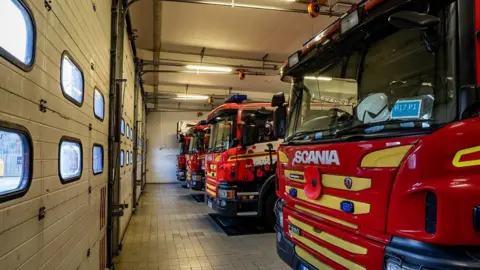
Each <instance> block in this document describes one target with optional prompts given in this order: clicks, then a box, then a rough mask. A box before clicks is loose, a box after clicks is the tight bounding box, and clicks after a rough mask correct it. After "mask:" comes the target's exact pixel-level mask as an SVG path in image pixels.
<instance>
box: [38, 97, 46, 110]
mask: <svg viewBox="0 0 480 270" xmlns="http://www.w3.org/2000/svg"><path fill="white" fill-rule="evenodd" d="M45 104H47V101H46V100H44V99H40V104H39V105H38V108H39V109H40V111H41V112H47V106H46V105H45Z"/></svg>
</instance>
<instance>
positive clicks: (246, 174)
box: [205, 95, 280, 225]
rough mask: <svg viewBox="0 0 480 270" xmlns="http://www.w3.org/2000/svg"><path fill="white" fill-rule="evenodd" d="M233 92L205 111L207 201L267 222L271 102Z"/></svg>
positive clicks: (274, 141)
mask: <svg viewBox="0 0 480 270" xmlns="http://www.w3.org/2000/svg"><path fill="white" fill-rule="evenodd" d="M245 99H246V96H243V95H234V96H232V97H231V98H230V99H228V100H227V101H226V103H225V104H223V105H221V106H219V107H217V108H216V109H215V110H213V111H212V112H211V113H210V114H209V115H208V123H209V124H210V129H211V132H210V142H209V151H208V154H207V157H206V162H205V164H206V173H207V176H206V188H205V190H206V195H207V204H208V206H209V207H211V208H213V209H214V210H215V211H216V212H217V213H219V214H221V215H224V216H230V217H233V216H262V217H264V218H265V220H266V221H270V222H271V223H272V225H273V223H274V222H275V218H274V214H273V207H274V204H275V201H276V199H277V197H276V195H275V181H274V178H275V177H274V176H275V167H276V149H277V148H278V145H279V143H280V141H279V139H278V138H276V137H275V136H274V135H273V130H272V127H273V108H272V107H271V106H270V104H269V103H245V102H243V101H244V100H245Z"/></svg>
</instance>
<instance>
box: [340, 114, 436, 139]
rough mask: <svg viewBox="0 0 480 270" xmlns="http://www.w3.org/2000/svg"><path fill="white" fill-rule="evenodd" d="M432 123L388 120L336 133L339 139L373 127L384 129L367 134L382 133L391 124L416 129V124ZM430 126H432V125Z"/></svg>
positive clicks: (364, 124) (427, 120)
mask: <svg viewBox="0 0 480 270" xmlns="http://www.w3.org/2000/svg"><path fill="white" fill-rule="evenodd" d="M432 121H433V120H431V119H425V120H388V121H383V122H377V123H363V124H358V125H355V126H351V127H348V128H344V129H341V130H338V131H337V132H335V138H339V137H341V136H343V135H347V134H349V133H350V132H352V131H354V130H357V129H365V130H366V129H368V128H373V127H379V128H380V127H382V128H381V129H379V130H372V132H366V133H376V132H379V131H382V130H383V129H384V126H386V125H390V124H398V125H400V127H402V128H414V127H415V124H419V123H420V124H422V123H428V122H432ZM402 124H404V126H402ZM407 124H413V126H412V125H407ZM430 126H432V125H430Z"/></svg>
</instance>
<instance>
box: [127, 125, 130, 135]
mask: <svg viewBox="0 0 480 270" xmlns="http://www.w3.org/2000/svg"><path fill="white" fill-rule="evenodd" d="M127 138H130V126H129V125H128V124H127Z"/></svg>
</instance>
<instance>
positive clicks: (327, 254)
mask: <svg viewBox="0 0 480 270" xmlns="http://www.w3.org/2000/svg"><path fill="white" fill-rule="evenodd" d="M290 235H291V236H292V237H293V238H295V239H297V240H298V241H300V242H301V243H303V244H305V245H306V246H308V247H309V248H311V249H313V250H315V251H316V252H318V253H320V254H322V255H323V256H325V257H327V258H329V259H330V260H332V261H334V262H336V263H338V264H340V265H341V266H343V267H345V268H347V269H351V270H365V267H363V266H361V265H358V264H356V263H354V262H352V261H349V260H347V259H345V258H344V257H342V256H340V255H338V254H336V253H333V252H332V251H330V250H329V249H327V248H325V247H322V246H319V245H318V244H316V243H315V242H313V241H311V240H310V239H307V238H305V237H303V236H300V235H298V234H295V233H293V232H292V231H290Z"/></svg>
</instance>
